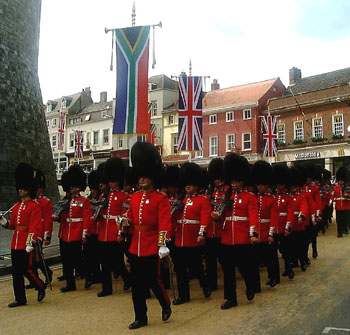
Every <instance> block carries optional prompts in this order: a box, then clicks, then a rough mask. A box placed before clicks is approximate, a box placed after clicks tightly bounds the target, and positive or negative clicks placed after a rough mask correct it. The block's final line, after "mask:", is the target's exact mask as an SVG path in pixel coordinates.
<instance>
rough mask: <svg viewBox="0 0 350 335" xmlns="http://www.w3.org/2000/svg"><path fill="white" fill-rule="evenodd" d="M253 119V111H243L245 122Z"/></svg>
mask: <svg viewBox="0 0 350 335" xmlns="http://www.w3.org/2000/svg"><path fill="white" fill-rule="evenodd" d="M251 118H252V110H251V109H244V110H243V120H251Z"/></svg>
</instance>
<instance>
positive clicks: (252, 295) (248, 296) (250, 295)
mask: <svg viewBox="0 0 350 335" xmlns="http://www.w3.org/2000/svg"><path fill="white" fill-rule="evenodd" d="M246 295H247V299H248V300H249V301H251V300H253V299H254V296H255V293H254V291H247V292H246Z"/></svg>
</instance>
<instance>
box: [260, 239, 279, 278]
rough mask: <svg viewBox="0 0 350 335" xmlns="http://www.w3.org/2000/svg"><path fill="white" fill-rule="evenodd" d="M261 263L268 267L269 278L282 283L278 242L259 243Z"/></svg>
mask: <svg viewBox="0 0 350 335" xmlns="http://www.w3.org/2000/svg"><path fill="white" fill-rule="evenodd" d="M256 247H257V249H258V255H259V258H260V259H259V263H260V264H261V263H263V264H264V265H266V268H267V274H268V278H269V279H271V280H276V281H277V283H279V282H280V265H279V262H278V252H277V241H276V240H275V241H274V242H273V243H272V244H269V243H268V242H262V243H259V244H258V245H257V246H256Z"/></svg>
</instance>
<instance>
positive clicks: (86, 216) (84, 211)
mask: <svg viewBox="0 0 350 335" xmlns="http://www.w3.org/2000/svg"><path fill="white" fill-rule="evenodd" d="M67 214H68V215H67V217H66V220H65V222H63V221H61V220H60V222H61V223H62V239H63V241H64V242H73V241H81V240H82V235H83V229H86V230H87V229H88V228H89V225H90V224H91V220H90V219H91V216H92V211H91V206H90V200H89V199H87V198H84V197H82V196H81V195H78V196H75V197H72V199H71V200H70V201H69V211H68V213H67ZM64 216H65V215H63V216H62V217H64Z"/></svg>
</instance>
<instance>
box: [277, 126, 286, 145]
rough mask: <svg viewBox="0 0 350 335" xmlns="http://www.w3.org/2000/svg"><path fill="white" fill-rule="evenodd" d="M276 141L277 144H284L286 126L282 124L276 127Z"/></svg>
mask: <svg viewBox="0 0 350 335" xmlns="http://www.w3.org/2000/svg"><path fill="white" fill-rule="evenodd" d="M277 139H278V142H282V143H286V125H285V124H284V123H279V124H278V125H277Z"/></svg>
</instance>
